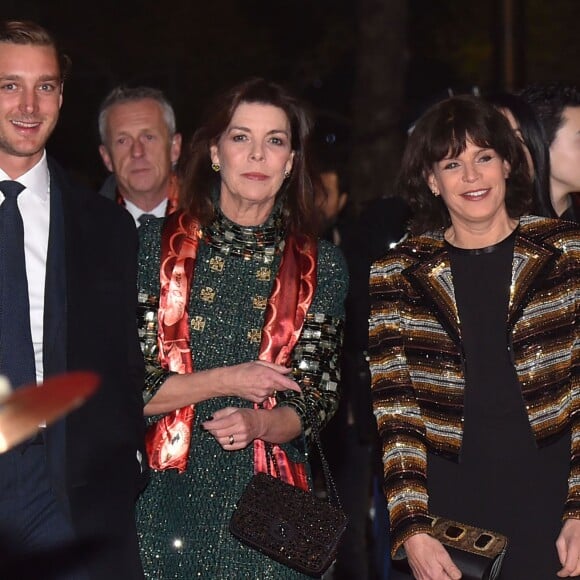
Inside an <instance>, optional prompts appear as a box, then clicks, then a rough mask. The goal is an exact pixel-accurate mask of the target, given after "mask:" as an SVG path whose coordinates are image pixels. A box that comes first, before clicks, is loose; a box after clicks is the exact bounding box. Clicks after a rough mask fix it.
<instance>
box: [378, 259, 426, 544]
mask: <svg viewBox="0 0 580 580" xmlns="http://www.w3.org/2000/svg"><path fill="white" fill-rule="evenodd" d="M406 265H408V264H407V263H406V262H405V258H404V256H403V255H400V256H395V254H394V253H393V255H392V256H391V257H389V258H387V259H385V260H382V261H379V262H376V263H375V264H373V266H372V268H371V274H370V285H369V288H370V300H371V314H370V319H369V354H370V371H371V377H372V383H371V384H372V399H373V409H374V413H375V417H376V420H377V426H378V429H379V436H380V439H381V441H382V457H383V465H384V476H385V489H386V493H387V502H388V506H389V513H390V518H391V528H392V538H391V548H392V552H393V554H396V552H398V551H399V548H400V547H401V546H402V544H403V542H405V540H406V539H407V538H409V537H410V536H412V535H413V534H416V533H419V532H423V531H424V532H427V531H429V529H430V525H429V521H428V520H427V518H426V517H425V516H426V515H427V513H428V505H427V504H428V501H427V483H426V478H427V473H426V472H427V448H426V443H425V437H426V435H425V425H424V421H423V418H422V414H421V409H420V406H419V404H418V402H417V400H416V398H415V392H414V389H413V385H412V382H411V378H410V374H409V368H408V363H407V355H406V352H405V348H404V341H403V335H402V329H401V317H402V316H404V315H405V314H404V309H405V306H404V303H405V297H406V296H407V295H408V293H407V291H406V290H407V289H406V288H405V283H404V280H403V278H402V276H401V271H402V269H403V268H404V267H405V266H406Z"/></svg>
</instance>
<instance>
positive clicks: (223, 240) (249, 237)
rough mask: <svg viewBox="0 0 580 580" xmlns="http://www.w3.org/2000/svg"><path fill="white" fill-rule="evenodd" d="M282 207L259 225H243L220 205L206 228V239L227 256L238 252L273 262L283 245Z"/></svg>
mask: <svg viewBox="0 0 580 580" xmlns="http://www.w3.org/2000/svg"><path fill="white" fill-rule="evenodd" d="M284 237H285V232H284V228H283V225H282V211H281V207H279V205H278V204H277V205H276V206H275V207H274V210H273V211H272V213H271V214H270V216H269V217H268V219H267V220H266V221H265V222H264V223H263V224H262V225H259V226H240V225H238V224H236V223H234V222H233V221H232V220H230V219H228V218H227V217H226V216H225V215H224V214H223V212H222V211H221V209H220V208H219V207H216V217H215V219H214V221H213V223H212V224H211V225H210V226H208V227H205V228H203V239H204V240H205V242H206V243H207V244H208V245H209V246H211V247H213V248H215V249H216V250H218V251H219V252H220V253H222V254H224V255H226V256H239V257H242V258H244V260H255V261H257V262H261V263H264V264H270V263H271V262H272V261H273V259H274V256H275V255H276V254H280V253H281V252H282V250H283V249H284Z"/></svg>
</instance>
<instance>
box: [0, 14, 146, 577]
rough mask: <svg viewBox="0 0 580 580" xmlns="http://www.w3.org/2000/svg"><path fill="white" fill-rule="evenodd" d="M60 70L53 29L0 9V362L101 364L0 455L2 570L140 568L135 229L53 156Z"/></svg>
mask: <svg viewBox="0 0 580 580" xmlns="http://www.w3.org/2000/svg"><path fill="white" fill-rule="evenodd" d="M65 72H66V66H65V59H64V58H63V57H62V56H61V55H60V53H59V51H58V49H57V47H56V45H55V42H54V39H53V38H52V37H51V36H50V34H49V33H48V32H47V31H46V30H44V29H43V28H41V27H40V26H38V25H36V24H34V23H32V22H17V21H6V22H1V23H0V374H3V375H7V376H8V378H9V379H10V381H11V382H12V384H13V386H14V387H15V388H18V387H19V386H20V385H22V384H27V383H30V382H34V381H36V382H38V383H40V382H42V381H43V379H45V378H47V377H49V376H51V375H55V374H59V373H62V372H66V371H72V370H90V371H94V372H96V373H98V374H99V375H100V377H101V384H100V387H99V390H98V391H97V393H96V394H95V395H94V396H93V397H92V398H90V399H89V400H88V401H87V402H86V403H85V404H84V405H83V406H82V407H80V408H79V409H78V410H76V411H74V412H72V413H70V414H69V415H68V416H67V417H65V418H64V419H62V420H60V421H58V422H57V423H55V424H54V425H51V426H48V427H46V428H41V429H40V431H39V434H38V435H37V436H36V437H35V438H34V439H32V440H30V441H27V442H26V443H24V444H22V445H20V446H18V447H17V448H15V449H12V450H10V451H8V452H6V453H4V454H2V455H0V558H1V561H2V563H3V570H4V572H3V573H2V577H3V578H11V577H20V578H33V577H38V578H41V577H42V578H55V579H59V580H60V579H67V580H69V579H70V580H72V579H83V580H85V579H105V578H106V579H107V580H111V579H119V580H120V579H123V580H125V579H133V578H142V575H143V573H142V569H141V565H140V561H139V552H138V545H137V536H136V530H135V521H134V514H133V508H134V501H135V498H136V496H137V494H138V492H139V490H140V488H141V486H142V484H143V482H144V479H145V476H146V461H145V457H144V449H143V447H144V445H143V416H142V403H141V386H142V383H143V361H142V357H141V353H140V350H139V343H138V337H137V330H136V322H135V306H136V290H135V277H136V249H137V239H136V232H135V227H134V226H133V223H132V221H131V218H130V216H129V215H128V214H127V213H126V212H125V211H123V210H122V209H121V208H119V207H117V206H116V205H115V204H114V203H111V202H110V201H108V200H106V199H104V198H102V197H101V196H98V195H96V194H91V193H86V192H84V191H82V189H79V188H78V187H76V186H74V185H73V184H71V183H70V182H69V180H68V178H67V176H66V174H65V173H64V172H63V170H62V169H61V168H60V167H59V166H58V165H57V164H56V163H55V162H54V161H52V160H51V159H47V156H46V152H45V145H46V142H47V140H48V138H49V137H50V135H51V133H52V131H53V129H54V127H55V125H56V123H57V120H58V116H59V111H60V107H61V104H62V88H63V80H64V75H65Z"/></svg>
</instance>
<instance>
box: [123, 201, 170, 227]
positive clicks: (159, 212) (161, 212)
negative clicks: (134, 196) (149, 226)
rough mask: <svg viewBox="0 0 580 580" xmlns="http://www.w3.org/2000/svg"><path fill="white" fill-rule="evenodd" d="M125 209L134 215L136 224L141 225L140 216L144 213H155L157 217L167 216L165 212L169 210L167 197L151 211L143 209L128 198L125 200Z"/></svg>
mask: <svg viewBox="0 0 580 580" xmlns="http://www.w3.org/2000/svg"><path fill="white" fill-rule="evenodd" d="M125 209H126V210H127V211H128V212H129V213H130V214H131V215H132V216H133V219H134V220H135V225H136V226H137V227H139V226H140V225H141V223H140V222H139V218H140V217H141V216H142V215H143V214H148V215H153V216H155V217H157V218H161V217H165V212H166V211H167V198H165V199H164V200H163V201H162V202H161V203H160V204H159V205H158V206H156V207H154V208H153V209H152V210H151V211H143V210H142V209H141V208H139V207H137V206H136V205H135V204H134V203H133V202H131V201H129V200H128V199H126V200H125Z"/></svg>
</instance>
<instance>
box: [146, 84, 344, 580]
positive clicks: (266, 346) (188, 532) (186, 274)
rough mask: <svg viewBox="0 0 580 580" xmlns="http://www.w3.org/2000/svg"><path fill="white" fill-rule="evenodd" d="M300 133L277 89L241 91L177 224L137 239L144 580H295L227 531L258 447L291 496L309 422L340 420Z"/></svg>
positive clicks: (332, 341) (227, 109)
mask: <svg viewBox="0 0 580 580" xmlns="http://www.w3.org/2000/svg"><path fill="white" fill-rule="evenodd" d="M309 130H310V120H309V118H308V116H307V115H306V113H305V111H304V109H303V108H302V107H301V106H300V105H299V103H297V102H296V101H295V100H294V99H293V98H292V97H290V96H289V95H288V94H287V93H286V92H285V91H284V90H283V89H281V88H280V87H278V86H277V85H273V84H271V83H267V82H265V81H263V80H259V79H258V80H252V81H248V82H246V83H243V84H241V85H239V86H237V87H235V88H234V89H232V90H231V91H230V92H229V93H227V94H226V95H224V97H223V98H222V100H221V101H219V102H218V104H217V106H216V107H215V110H214V112H213V114H211V115H210V116H209V117H208V120H207V122H206V123H205V125H203V126H202V128H201V129H199V130H198V131H197V133H196V134H195V135H194V138H193V140H192V145H191V149H190V158H189V160H188V164H187V168H186V175H185V179H184V192H185V195H184V204H183V205H184V207H185V209H184V210H183V211H182V212H178V213H177V214H174V215H173V216H172V217H170V218H167V219H166V220H165V221H163V220H154V221H153V222H149V223H148V224H147V225H146V226H143V227H142V228H141V231H140V235H141V251H140V282H139V286H140V315H141V325H142V344H143V349H144V353H145V355H146V358H147V361H148V369H147V378H146V386H145V390H144V399H145V403H146V406H145V412H146V414H147V415H150V423H151V424H152V425H153V427H152V428H151V429H152V430H151V431H150V433H149V434H148V451H149V454H150V461H151V463H152V466H153V468H154V471H152V475H151V482H150V484H149V486H148V487H147V489H146V490H145V492H144V493H143V495H142V497H141V498H140V501H139V503H138V528H139V534H140V541H141V550H142V559H143V564H144V568H145V572H146V575H147V577H148V578H156V579H157V578H187V579H189V578H197V577H199V578H220V579H221V578H240V579H243V578H256V579H258V578H259V579H267V578H272V579H274V578H275V579H282V578H300V577H301V575H300V574H298V573H297V572H295V571H293V570H291V569H290V568H288V567H286V566H283V565H281V564H278V563H276V562H274V561H272V560H270V559H269V558H267V557H265V556H263V555H261V554H260V553H258V552H257V551H254V550H252V549H250V548H247V547H246V546H244V545H242V544H241V543H239V542H238V541H237V540H236V539H235V538H234V537H233V536H232V535H231V534H230V532H229V529H228V526H229V521H230V518H231V515H232V512H233V510H234V509H235V506H236V502H237V500H238V499H239V497H240V495H241V493H242V491H243V489H244V487H245V486H246V484H247V483H248V481H249V480H250V479H251V477H252V475H253V474H254V471H255V469H257V468H259V466H260V465H261V462H263V457H262V455H261V452H262V451H263V445H262V442H264V441H265V442H268V443H271V444H274V445H275V448H276V449H278V446H279V449H280V450H281V451H283V452H284V453H285V454H286V457H287V460H288V470H286V467H285V466H286V463H284V461H283V468H282V471H283V473H291V474H293V475H290V476H288V478H289V479H288V480H289V481H294V482H295V483H296V482H298V481H303V483H304V484H306V485H309V484H310V475H309V471H308V469H307V461H308V449H309V434H310V427H311V426H310V424H309V421H308V419H307V418H306V415H307V409H308V410H309V412H308V415H309V416H315V417H317V419H318V421H319V423H320V425H321V426H323V425H324V424H325V423H326V421H327V420H328V419H329V418H330V417H331V416H332V414H333V413H334V411H335V410H336V407H337V404H338V392H337V385H338V371H337V367H338V364H337V360H338V355H339V349H340V344H341V341H342V336H341V332H342V319H343V315H344V311H343V302H344V297H345V294H346V290H347V275H346V271H345V266H344V262H343V259H342V257H341V255H340V254H339V252H338V250H336V248H335V247H334V246H333V245H331V244H330V243H327V242H324V241H316V240H315V238H314V236H313V234H314V232H315V231H316V223H315V219H314V216H315V215H316V212H315V210H314V201H313V199H314V198H313V194H312V184H311V181H310V177H309V172H308V170H307V165H306V160H305V151H304V149H305V145H306V142H307V138H308V133H309ZM160 271H161V276H160ZM281 336H283V337H284V341H283V342H284V345H283V346H282V348H281V349H278V350H276V348H275V345H276V344H277V343H280V340H281V338H280V337H281ZM286 351H287V352H288V355H287V356H286V355H285V352H286ZM276 353H277V354H276ZM279 363H280V364H279ZM258 406H259V407H260V408H258ZM263 407H264V408H263ZM160 419H161V420H162V423H156V421H158V420H160ZM260 445H262V447H260ZM292 466H294V467H292ZM296 474H298V475H296ZM293 477H294V478H295V479H294V480H293V479H292V478H293ZM301 477H303V480H301V479H300V478H301Z"/></svg>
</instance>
